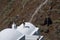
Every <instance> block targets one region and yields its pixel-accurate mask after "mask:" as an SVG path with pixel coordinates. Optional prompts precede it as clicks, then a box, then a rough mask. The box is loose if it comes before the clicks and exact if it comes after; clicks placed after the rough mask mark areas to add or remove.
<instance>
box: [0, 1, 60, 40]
mask: <svg viewBox="0 0 60 40" xmlns="http://www.w3.org/2000/svg"><path fill="white" fill-rule="evenodd" d="M44 1H45V0H26V1H24V0H0V30H2V29H4V28H8V27H11V24H12V22H13V21H14V22H15V23H16V24H17V25H20V24H21V23H22V22H23V20H24V21H29V20H30V18H31V16H32V14H33V13H34V11H35V10H36V8H37V7H38V6H39V5H40V4H41V3H43V2H44ZM47 14H49V16H50V18H51V19H52V21H53V24H52V25H50V26H47V25H42V24H43V23H44V20H45V18H46V17H47ZM32 23H33V24H34V25H36V26H38V27H39V28H40V32H41V35H44V39H45V40H60V0H49V1H48V2H47V4H45V5H44V6H43V7H42V8H41V10H39V11H38V13H37V14H36V15H35V16H34V18H33V20H32Z"/></svg>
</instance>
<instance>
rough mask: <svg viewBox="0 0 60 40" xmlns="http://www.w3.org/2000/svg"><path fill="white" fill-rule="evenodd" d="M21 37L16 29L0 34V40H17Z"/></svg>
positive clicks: (8, 29) (6, 30) (3, 31)
mask: <svg viewBox="0 0 60 40" xmlns="http://www.w3.org/2000/svg"><path fill="white" fill-rule="evenodd" d="M21 36H23V34H21V33H20V32H19V31H17V30H16V29H10V28H7V29H4V30H2V31H1V32H0V40H17V39H18V38H19V37H21Z"/></svg>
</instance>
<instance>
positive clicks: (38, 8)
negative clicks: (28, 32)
mask: <svg viewBox="0 0 60 40" xmlns="http://www.w3.org/2000/svg"><path fill="white" fill-rule="evenodd" d="M47 1H48V0H45V2H44V3H42V4H40V5H39V7H37V8H36V10H35V12H34V13H33V15H32V17H31V19H30V20H29V22H31V21H32V19H33V17H34V16H35V15H36V14H37V12H38V11H39V10H40V9H41V7H42V6H44V5H45V4H46V3H47Z"/></svg>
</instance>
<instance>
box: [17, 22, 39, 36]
mask: <svg viewBox="0 0 60 40" xmlns="http://www.w3.org/2000/svg"><path fill="white" fill-rule="evenodd" d="M17 30H18V31H20V32H21V33H22V34H25V35H30V34H33V33H34V32H35V31H37V30H38V28H36V27H35V26H34V25H33V24H32V23H30V22H25V25H24V24H23V23H22V24H21V25H20V26H18V27H17Z"/></svg>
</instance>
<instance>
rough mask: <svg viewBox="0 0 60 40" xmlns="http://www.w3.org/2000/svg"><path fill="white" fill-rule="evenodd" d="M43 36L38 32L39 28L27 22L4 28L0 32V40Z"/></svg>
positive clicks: (24, 39) (32, 39)
mask: <svg viewBox="0 0 60 40" xmlns="http://www.w3.org/2000/svg"><path fill="white" fill-rule="evenodd" d="M42 38H43V36H40V34H39V28H37V27H35V26H34V25H33V24H31V23H29V22H25V24H23V23H22V24H21V25H20V26H18V27H16V24H15V23H13V24H12V28H7V29H4V30H2V31H1V32H0V40H42Z"/></svg>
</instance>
